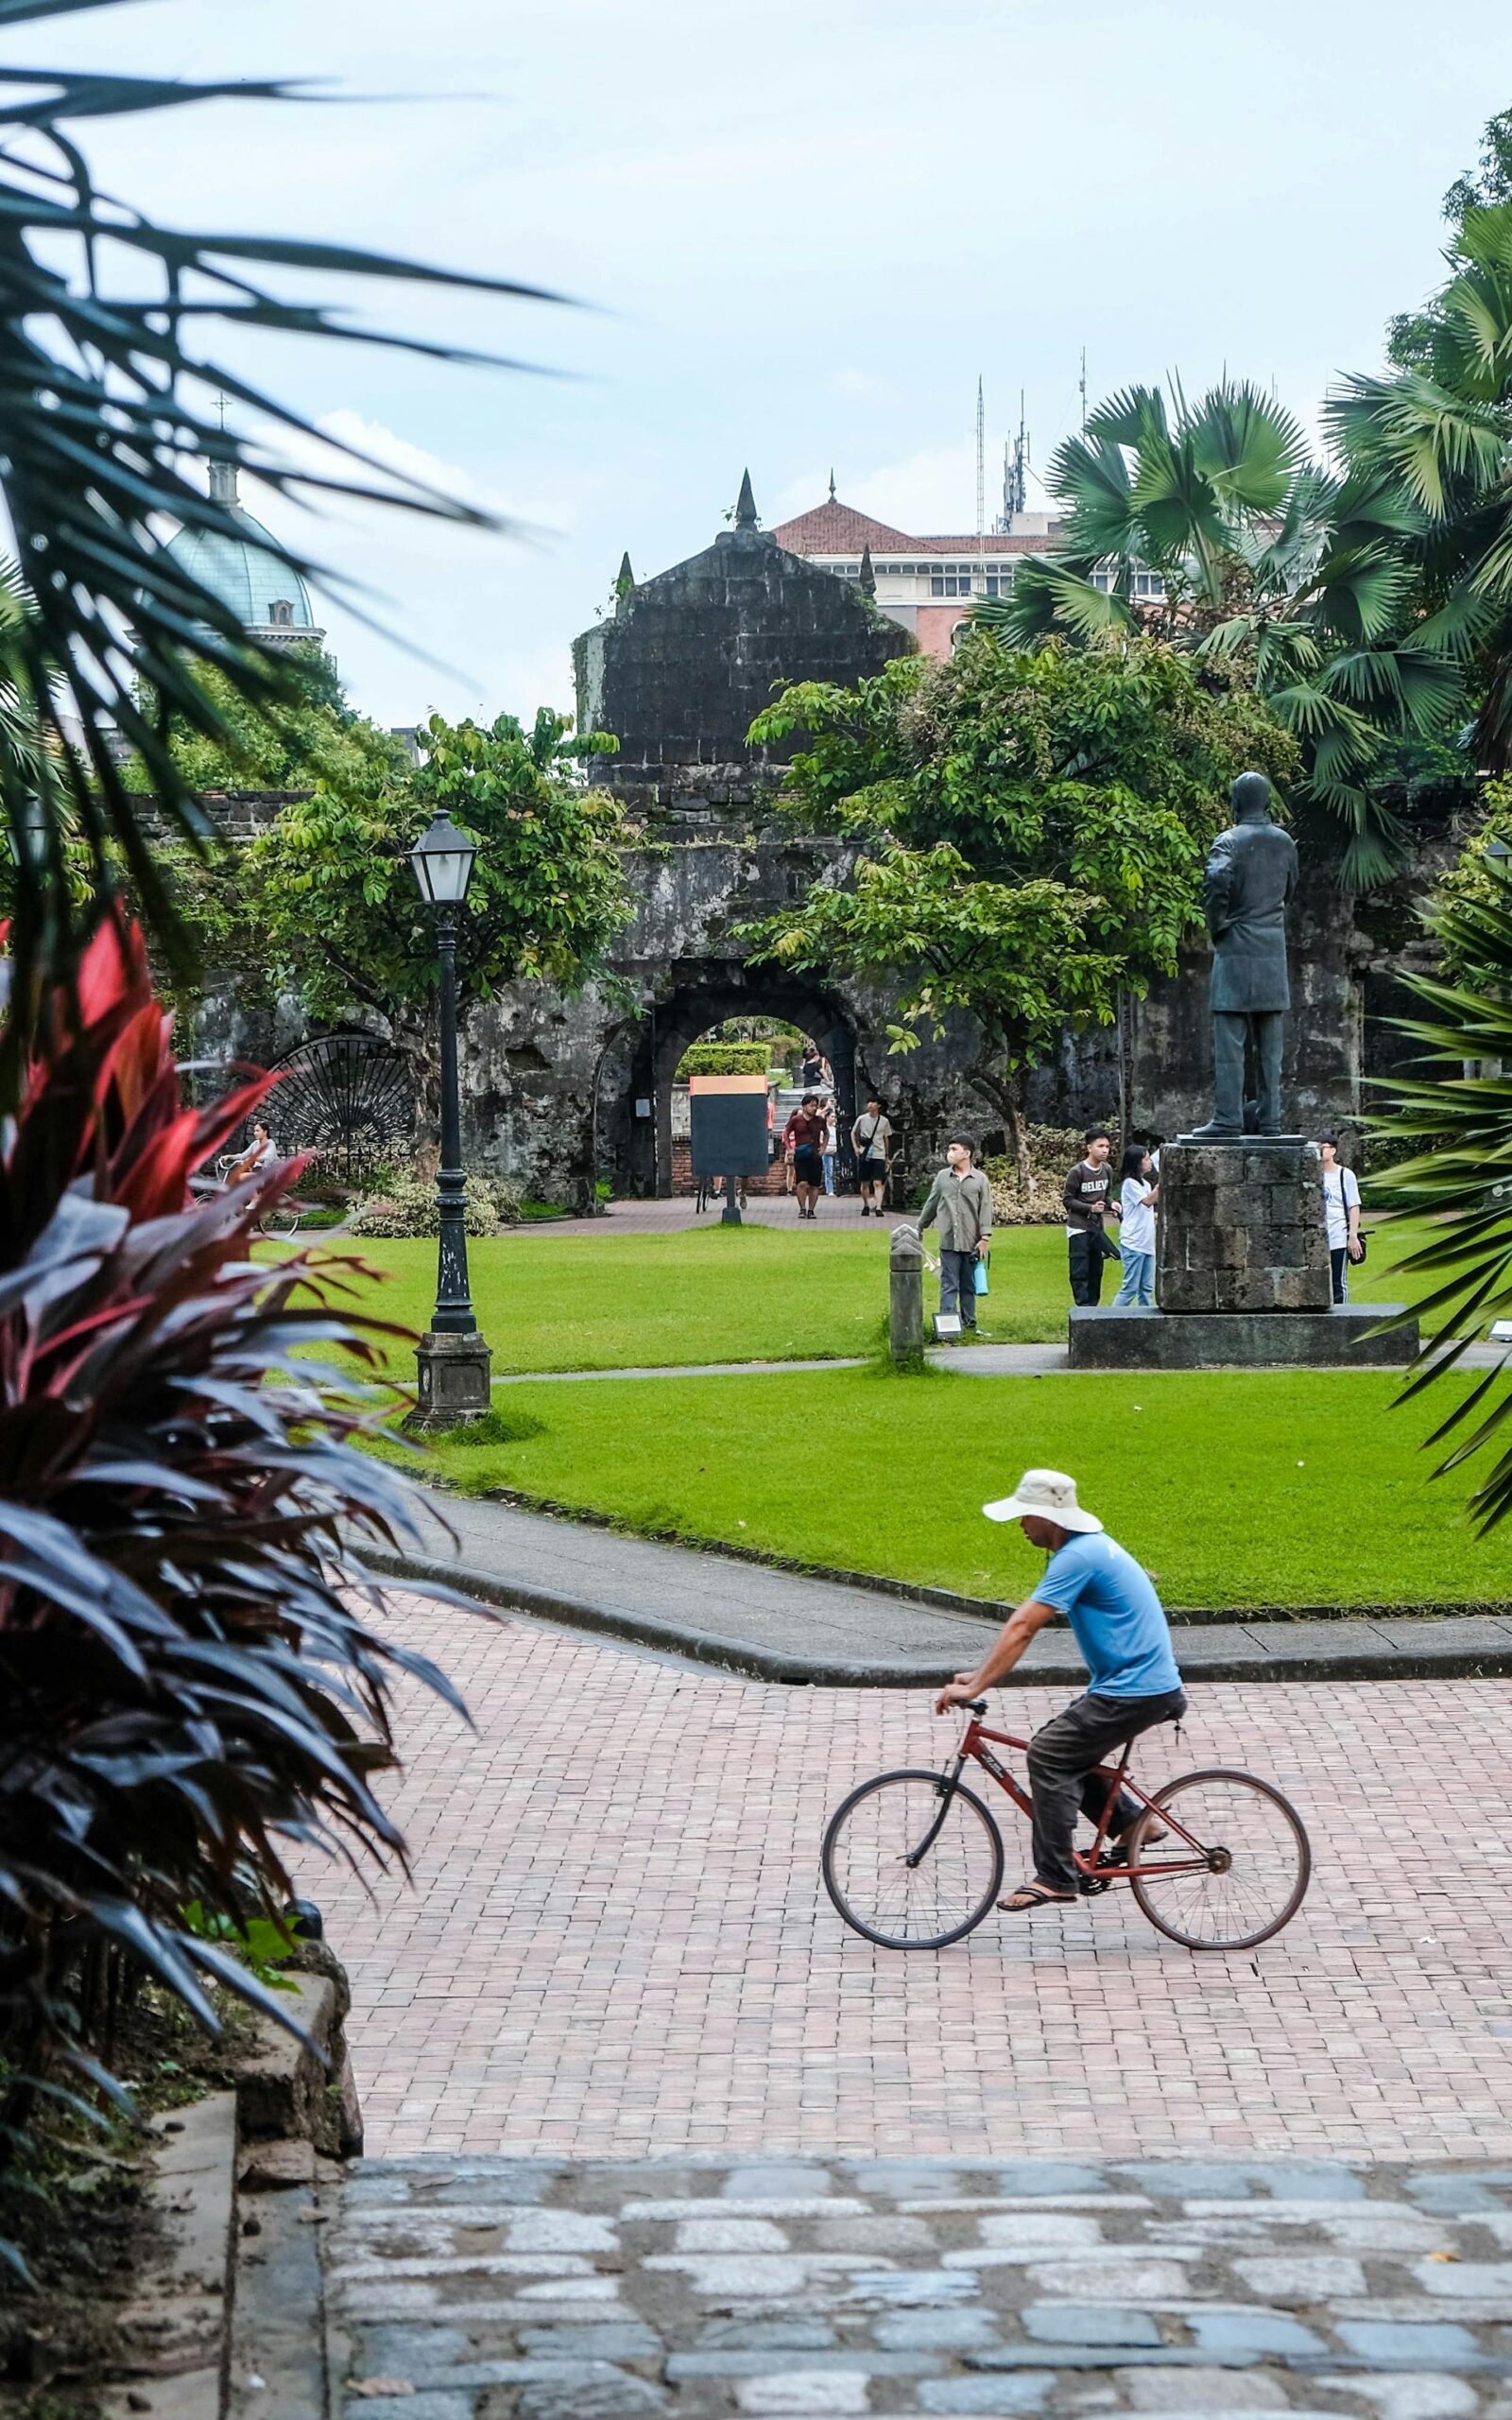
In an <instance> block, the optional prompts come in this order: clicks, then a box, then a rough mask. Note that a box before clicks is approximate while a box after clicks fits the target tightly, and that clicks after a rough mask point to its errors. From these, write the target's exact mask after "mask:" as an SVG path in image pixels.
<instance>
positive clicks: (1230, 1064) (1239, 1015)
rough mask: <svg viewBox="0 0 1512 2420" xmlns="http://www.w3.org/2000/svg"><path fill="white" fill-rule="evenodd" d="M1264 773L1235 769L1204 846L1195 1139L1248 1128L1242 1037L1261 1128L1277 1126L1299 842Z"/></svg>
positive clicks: (1215, 1138) (1273, 1130) (1221, 1137)
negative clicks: (1251, 1056)
mask: <svg viewBox="0 0 1512 2420" xmlns="http://www.w3.org/2000/svg"><path fill="white" fill-rule="evenodd" d="M1270 798H1271V788H1270V781H1269V779H1268V777H1267V776H1266V775H1265V774H1264V773H1241V774H1240V776H1239V779H1238V780H1237V781H1236V782H1235V784H1234V786H1233V788H1232V789H1231V790H1230V792H1229V804H1230V806H1231V808H1232V810H1233V819H1234V820H1233V821H1232V823H1231V824H1230V825H1229V829H1228V831H1227V832H1220V833H1219V835H1218V838H1216V840H1214V842H1213V844H1212V847H1211V850H1210V851H1209V853H1208V863H1207V867H1206V869H1205V871H1204V873H1203V877H1202V905H1203V911H1204V913H1205V914H1206V916H1207V920H1208V930H1209V932H1210V933H1211V936H1212V990H1211V1000H1210V1005H1211V1011H1212V1070H1213V1114H1212V1116H1211V1120H1210V1122H1209V1123H1208V1124H1207V1125H1206V1126H1199V1127H1198V1128H1197V1131H1196V1132H1195V1134H1194V1136H1193V1137H1192V1140H1193V1141H1194V1142H1202V1143H1219V1142H1226V1141H1228V1140H1229V1139H1230V1138H1232V1137H1235V1136H1238V1135H1242V1134H1243V1133H1244V1132H1245V1046H1246V1043H1253V1045H1254V1053H1255V1071H1256V1079H1257V1081H1256V1115H1255V1121H1254V1126H1253V1129H1252V1131H1253V1132H1255V1133H1258V1134H1279V1133H1280V1132H1281V1038H1282V1030H1283V1028H1284V1026H1285V1022H1286V1011H1287V1010H1288V1009H1289V1008H1290V1007H1291V1004H1292V995H1291V988H1290V985H1289V983H1288V980H1287V974H1286V908H1287V903H1288V901H1289V900H1290V898H1291V896H1292V893H1293V891H1294V890H1296V888H1297V843H1296V841H1295V840H1294V839H1293V838H1292V836H1291V834H1290V833H1289V832H1283V831H1282V830H1281V827H1280V824H1279V823H1276V822H1273V821H1272V820H1271V813H1270Z"/></svg>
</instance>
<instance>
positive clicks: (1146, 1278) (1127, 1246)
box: [1113, 1143, 1160, 1311]
mask: <svg viewBox="0 0 1512 2420" xmlns="http://www.w3.org/2000/svg"><path fill="white" fill-rule="evenodd" d="M1123 1177H1124V1181H1123V1184H1122V1185H1121V1186H1120V1188H1119V1204H1120V1213H1121V1215H1120V1218H1119V1222H1118V1249H1119V1255H1120V1257H1121V1259H1122V1260H1123V1263H1124V1282H1123V1284H1122V1285H1121V1286H1120V1288H1119V1289H1118V1292H1117V1293H1116V1294H1115V1295H1114V1297H1113V1308H1114V1310H1115V1311H1131V1310H1141V1311H1147V1310H1149V1309H1151V1308H1152V1307H1153V1305H1154V1302H1155V1204H1156V1201H1157V1200H1158V1198H1159V1195H1160V1186H1159V1185H1158V1184H1155V1183H1154V1182H1153V1177H1154V1170H1153V1167H1152V1164H1151V1160H1150V1155H1149V1152H1148V1151H1147V1150H1145V1148H1144V1146H1143V1143H1130V1144H1128V1145H1127V1146H1126V1148H1125V1152H1124V1170H1123Z"/></svg>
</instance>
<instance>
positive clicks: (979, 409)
mask: <svg viewBox="0 0 1512 2420" xmlns="http://www.w3.org/2000/svg"><path fill="white" fill-rule="evenodd" d="M986 534H987V407H986V402H985V399H984V396H983V393H982V379H981V374H980V372H979V373H978V375H977V381H976V567H977V571H978V573H979V575H980V577H981V581H982V587H981V594H982V595H983V596H986V595H987V547H986V545H985V544H983V541H984V539H985V537H986Z"/></svg>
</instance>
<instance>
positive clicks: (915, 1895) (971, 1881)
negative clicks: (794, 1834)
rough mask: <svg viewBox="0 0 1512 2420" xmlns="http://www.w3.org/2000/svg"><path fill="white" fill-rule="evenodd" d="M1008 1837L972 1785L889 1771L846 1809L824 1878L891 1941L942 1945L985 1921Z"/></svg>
mask: <svg viewBox="0 0 1512 2420" xmlns="http://www.w3.org/2000/svg"><path fill="white" fill-rule="evenodd" d="M1002 1877H1003V1842H1002V1840H1001V1838H1000V1836H999V1834H998V1830H997V1826H996V1824H994V1823H993V1822H992V1819H991V1817H990V1816H989V1815H988V1812H987V1809H986V1808H985V1807H984V1806H982V1805H981V1804H980V1802H979V1801H978V1800H977V1799H976V1798H975V1797H974V1796H973V1795H972V1794H971V1791H970V1790H966V1789H958V1788H954V1787H953V1785H952V1784H951V1782H950V1781H949V1780H948V1779H947V1778H942V1776H941V1775H940V1774H938V1773H930V1772H899V1773H885V1774H883V1775H881V1776H880V1777H879V1778H878V1779H877V1780H876V1781H875V1782H870V1783H867V1784H865V1785H864V1786H863V1787H862V1789H859V1790H856V1791H854V1792H852V1794H851V1797H850V1798H849V1799H847V1801H846V1802H845V1804H844V1806H841V1807H839V1808H838V1809H837V1810H836V1813H835V1815H834V1817H833V1821H832V1823H831V1824H830V1828H829V1832H828V1834H827V1835H826V1839H825V1843H824V1878H825V1882H826V1884H827V1886H828V1888H829V1892H830V1895H831V1897H832V1898H833V1901H834V1904H835V1906H836V1907H837V1908H838V1910H839V1911H840V1913H841V1914H842V1915H843V1916H844V1917H845V1919H846V1921H847V1923H848V1924H851V1925H852V1926H854V1927H855V1929H856V1930H857V1931H858V1932H861V1933H864V1934H865V1935H866V1936H867V1938H868V1940H869V1941H875V1942H878V1943H880V1944H881V1945H882V1946H883V1947H884V1948H888V1949H925V1948H940V1947H943V1945H944V1944H945V1943H946V1942H948V1941H958V1940H959V1939H960V1937H961V1935H962V1934H963V1933H965V1932H969V1931H970V1930H971V1927H972V1926H973V1925H977V1924H979V1923H980V1922H981V1920H982V1918H983V1917H984V1916H985V1915H986V1914H987V1912H988V1909H989V1908H990V1907H991V1905H992V1902H993V1900H994V1898H995V1897H996V1895H997V1892H998V1889H999V1887H1000V1884H1001V1882H1002Z"/></svg>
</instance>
